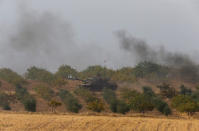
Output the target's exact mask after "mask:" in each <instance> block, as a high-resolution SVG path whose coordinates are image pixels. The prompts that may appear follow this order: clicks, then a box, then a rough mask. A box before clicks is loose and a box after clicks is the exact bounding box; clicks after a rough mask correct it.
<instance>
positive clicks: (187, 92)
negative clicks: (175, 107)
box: [180, 85, 192, 95]
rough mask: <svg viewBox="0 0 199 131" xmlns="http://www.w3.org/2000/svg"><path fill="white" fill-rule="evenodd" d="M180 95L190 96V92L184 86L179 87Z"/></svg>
mask: <svg viewBox="0 0 199 131" xmlns="http://www.w3.org/2000/svg"><path fill="white" fill-rule="evenodd" d="M180 94H182V95H192V90H191V89H188V88H187V87H185V86H184V85H181V86H180Z"/></svg>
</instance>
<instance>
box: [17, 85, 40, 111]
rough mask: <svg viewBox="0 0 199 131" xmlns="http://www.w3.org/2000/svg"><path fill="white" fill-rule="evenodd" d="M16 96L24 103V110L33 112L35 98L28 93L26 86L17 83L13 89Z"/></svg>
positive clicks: (34, 109)
mask: <svg viewBox="0 0 199 131" xmlns="http://www.w3.org/2000/svg"><path fill="white" fill-rule="evenodd" d="M15 92H16V93H15V95H16V98H17V99H18V100H19V101H20V102H21V103H22V104H23V105H24V108H25V110H27V111H31V112H35V111H36V100H35V98H34V97H33V96H32V95H30V94H29V92H28V91H27V89H26V88H23V87H22V86H21V85H19V84H18V85H17V86H16V89H15Z"/></svg>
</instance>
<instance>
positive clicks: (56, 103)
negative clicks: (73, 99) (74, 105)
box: [48, 100, 62, 112]
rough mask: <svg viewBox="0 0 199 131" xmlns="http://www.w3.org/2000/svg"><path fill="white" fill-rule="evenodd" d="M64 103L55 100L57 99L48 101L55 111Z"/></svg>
mask: <svg viewBox="0 0 199 131" xmlns="http://www.w3.org/2000/svg"><path fill="white" fill-rule="evenodd" d="M61 105H62V104H61V103H60V102H58V101H55V100H51V101H50V102H49V103H48V106H49V107H50V108H51V111H52V112H55V111H56V108H57V107H59V106H61Z"/></svg>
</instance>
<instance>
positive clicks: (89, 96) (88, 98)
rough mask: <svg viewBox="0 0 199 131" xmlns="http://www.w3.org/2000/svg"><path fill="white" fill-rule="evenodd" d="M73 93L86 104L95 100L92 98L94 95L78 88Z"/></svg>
mask: <svg viewBox="0 0 199 131" xmlns="http://www.w3.org/2000/svg"><path fill="white" fill-rule="evenodd" d="M74 93H75V94H76V95H78V96H80V97H81V98H82V99H83V100H84V101H85V102H86V103H89V102H93V101H95V100H97V98H96V97H94V94H93V93H91V92H90V91H89V90H88V89H86V88H83V87H80V88H77V89H76V90H75V91H74Z"/></svg>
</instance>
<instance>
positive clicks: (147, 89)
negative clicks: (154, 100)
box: [142, 86, 155, 97]
mask: <svg viewBox="0 0 199 131" xmlns="http://www.w3.org/2000/svg"><path fill="white" fill-rule="evenodd" d="M142 89H143V93H144V94H145V95H147V96H150V97H155V93H154V92H153V90H152V89H151V87H148V86H144V87H142Z"/></svg>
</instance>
